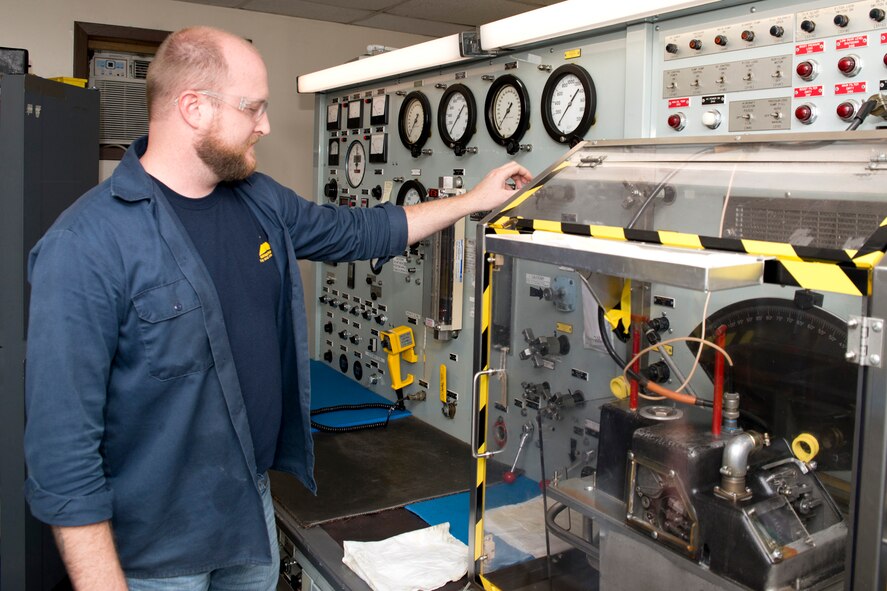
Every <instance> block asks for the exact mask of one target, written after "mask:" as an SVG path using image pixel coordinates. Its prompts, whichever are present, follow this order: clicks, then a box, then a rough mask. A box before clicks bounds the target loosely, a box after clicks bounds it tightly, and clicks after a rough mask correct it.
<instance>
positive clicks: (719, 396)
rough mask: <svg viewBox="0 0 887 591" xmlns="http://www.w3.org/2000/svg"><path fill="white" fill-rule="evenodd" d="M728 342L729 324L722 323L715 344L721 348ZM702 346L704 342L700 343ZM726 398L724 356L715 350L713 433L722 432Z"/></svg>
mask: <svg viewBox="0 0 887 591" xmlns="http://www.w3.org/2000/svg"><path fill="white" fill-rule="evenodd" d="M726 343H727V326H726V325H724V324H722V325H720V326H719V327H718V328H717V330H715V344H716V345H717V346H719V347H720V348H721V349H723V348H724V346H725V345H726ZM699 346H700V347H701V346H702V343H700V344H699ZM723 400H724V356H723V355H721V353H720V352H718V351H715V389H714V400H712V409H711V434H712V435H716V436H717V435H720V434H721V421H722V417H721V407H722V405H723Z"/></svg>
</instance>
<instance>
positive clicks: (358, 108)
mask: <svg viewBox="0 0 887 591" xmlns="http://www.w3.org/2000/svg"><path fill="white" fill-rule="evenodd" d="M362 124H363V101H362V100H360V99H356V100H353V101H351V102H350V103H348V127H349V128H354V127H360V126H361V125H362Z"/></svg>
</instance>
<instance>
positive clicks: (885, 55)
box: [884, 53, 887, 66]
mask: <svg viewBox="0 0 887 591" xmlns="http://www.w3.org/2000/svg"><path fill="white" fill-rule="evenodd" d="M884 65H885V66H887V53H885V54H884Z"/></svg>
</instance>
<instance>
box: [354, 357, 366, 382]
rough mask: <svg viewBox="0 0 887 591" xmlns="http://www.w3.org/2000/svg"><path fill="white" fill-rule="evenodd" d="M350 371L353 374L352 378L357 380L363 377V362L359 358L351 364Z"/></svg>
mask: <svg viewBox="0 0 887 591" xmlns="http://www.w3.org/2000/svg"><path fill="white" fill-rule="evenodd" d="M351 373H352V374H354V379H356V380H357V381H358V382H359V381H360V380H362V379H363V364H362V363H361V362H360V360H359V359H358V360H355V361H354V363H353V364H352V365H351Z"/></svg>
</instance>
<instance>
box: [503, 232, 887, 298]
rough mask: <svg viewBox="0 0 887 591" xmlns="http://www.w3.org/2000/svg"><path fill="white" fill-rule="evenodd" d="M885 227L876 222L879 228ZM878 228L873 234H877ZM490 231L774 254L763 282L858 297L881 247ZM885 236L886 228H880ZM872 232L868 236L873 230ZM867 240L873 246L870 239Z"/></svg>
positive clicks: (652, 234)
mask: <svg viewBox="0 0 887 591" xmlns="http://www.w3.org/2000/svg"><path fill="white" fill-rule="evenodd" d="M884 227H887V226H882V228H884ZM882 228H879V229H878V230H877V231H876V232H875V234H878V233H879V232H881V230H882ZM491 231H492V232H494V233H519V234H531V233H533V232H536V231H545V232H556V233H561V234H572V235H576V236H590V237H592V238H602V239H606V240H620V241H627V242H645V243H648V244H661V245H663V246H671V247H677V248H691V249H697V250H720V251H727V252H737V253H743V254H752V255H757V256H766V257H775V258H774V259H771V260H769V261H767V262H766V263H765V265H764V282H765V283H775V284H779V285H797V286H799V287H803V288H806V289H815V290H819V291H828V292H832V293H844V294H849V295H854V296H863V295H868V294H869V293H870V285H869V284H870V271H871V269H872V268H873V267H874V265H875V264H877V262H878V261H879V260H880V259H881V257H883V255H884V253H883V251H880V250H877V251H868V252H866V253H862V250H860V251H854V250H840V249H829V248H818V247H810V246H795V245H791V244H785V243H781V242H768V241H759V240H747V239H736V238H714V237H710V236H700V235H697V234H689V233H684V232H671V231H666V230H637V229H630V228H619V227H615V226H590V225H584V224H576V223H572V222H555V221H551V220H532V219H525V218H517V217H514V218H507V219H503V218H500V219H498V220H497V221H496V225H495V226H493V227H492V228H491ZM885 234H887V230H885ZM873 236H874V234H873ZM867 244H871V246H872V247H874V245H875V241H874V240H870V241H867Z"/></svg>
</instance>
